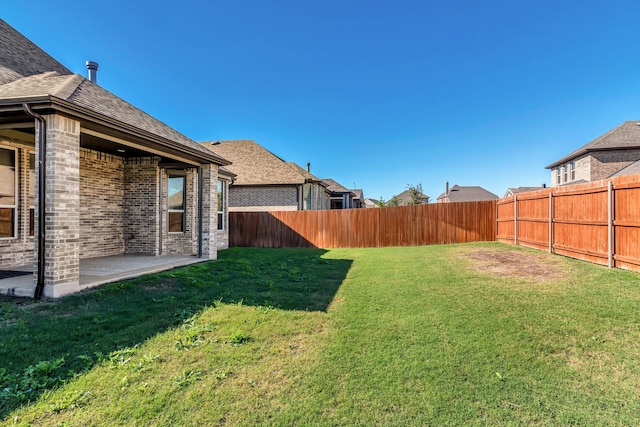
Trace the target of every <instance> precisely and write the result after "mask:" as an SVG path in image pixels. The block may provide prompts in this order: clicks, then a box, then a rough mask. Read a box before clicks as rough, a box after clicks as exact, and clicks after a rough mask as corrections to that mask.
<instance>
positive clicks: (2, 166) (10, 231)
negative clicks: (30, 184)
mask: <svg viewBox="0 0 640 427" xmlns="http://www.w3.org/2000/svg"><path fill="white" fill-rule="evenodd" d="M17 187H18V183H17V180H16V150H14V149H10V148H0V239H3V238H4V239H6V238H12V237H15V236H16V208H17V200H16V194H17V193H18V191H17Z"/></svg>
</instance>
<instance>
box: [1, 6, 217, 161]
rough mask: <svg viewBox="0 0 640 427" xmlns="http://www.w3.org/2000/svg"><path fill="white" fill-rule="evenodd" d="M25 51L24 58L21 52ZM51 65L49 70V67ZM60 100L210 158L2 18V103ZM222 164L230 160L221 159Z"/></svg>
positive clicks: (174, 131)
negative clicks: (60, 59) (64, 64)
mask: <svg viewBox="0 0 640 427" xmlns="http://www.w3.org/2000/svg"><path fill="white" fill-rule="evenodd" d="M22 51H24V58H22V57H21V52H22ZM47 68H48V69H47ZM35 98H38V99H42V98H48V99H52V98H55V99H58V100H62V101H65V102H67V103H69V104H70V105H72V106H76V107H81V108H82V109H84V110H85V111H89V112H91V113H93V114H94V115H95V116H96V117H100V116H102V117H106V118H109V120H110V121H111V122H112V123H116V122H120V123H122V124H124V125H128V126H131V127H133V128H135V129H138V130H140V131H143V132H146V133H147V134H152V135H155V136H158V137H160V138H164V139H166V140H169V141H171V142H172V143H177V144H178V145H182V146H185V147H188V148H189V149H190V150H191V151H195V152H196V153H200V155H202V156H206V157H208V158H216V157H215V156H212V153H211V151H209V150H207V149H206V148H204V147H202V146H201V145H200V144H198V143H197V142H195V141H193V140H192V139H190V138H188V137H186V136H185V135H183V134H181V133H180V132H178V131H176V130H175V129H173V128H171V127H170V126H168V125H166V124H164V123H162V122H161V121H160V120H158V119H156V118H154V117H152V116H150V115H149V114H147V113H145V112H143V111H142V110H140V109H138V108H136V107H134V106H133V105H131V104H129V103H128V102H126V101H124V100H123V99H121V98H119V97H117V96H116V95H114V94H112V93H111V92H109V91H108V90H106V89H104V88H102V87H101V86H98V85H97V84H95V83H92V82H91V81H89V80H87V79H86V78H84V77H82V76H80V75H78V74H72V73H71V72H70V71H69V70H68V69H67V68H65V67H64V66H63V65H61V64H60V63H59V62H57V61H56V60H55V59H53V58H52V57H51V56H49V55H48V54H47V53H45V52H44V51H43V50H42V49H40V48H39V47H37V46H36V45H35V44H33V43H32V42H31V41H30V40H28V39H27V38H25V37H24V36H22V35H21V34H20V33H18V32H17V31H16V30H14V29H13V28H11V26H9V25H8V24H7V23H6V22H4V21H2V20H1V19H0V102H2V103H12V102H22V101H28V100H29V99H35ZM216 161H217V162H218V163H219V164H227V163H228V162H227V161H226V160H224V159H222V158H217V159H216Z"/></svg>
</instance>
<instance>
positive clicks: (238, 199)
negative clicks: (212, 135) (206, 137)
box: [202, 140, 329, 212]
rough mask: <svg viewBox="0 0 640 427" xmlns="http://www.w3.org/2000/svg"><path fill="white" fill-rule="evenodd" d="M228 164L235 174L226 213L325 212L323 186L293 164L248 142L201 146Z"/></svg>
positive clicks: (306, 171)
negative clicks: (323, 210)
mask: <svg viewBox="0 0 640 427" xmlns="http://www.w3.org/2000/svg"><path fill="white" fill-rule="evenodd" d="M202 146H203V147H207V148H208V149H209V150H211V151H213V152H214V153H216V154H217V155H219V156H222V157H224V158H225V159H228V160H229V161H231V162H232V164H231V165H229V166H228V167H227V168H228V169H229V170H230V171H231V172H233V173H234V174H236V178H235V180H234V182H233V185H231V186H230V187H229V211H231V212H233V211H236V212H257V211H292V210H321V209H329V193H328V192H327V190H326V187H327V185H326V184H325V183H324V182H323V181H322V180H320V179H318V178H316V177H315V176H314V175H313V174H312V173H311V172H310V171H309V170H305V169H303V168H301V167H300V166H298V165H297V164H295V163H293V162H286V161H284V160H283V159H281V158H280V157H278V156H276V155H275V154H273V153H272V152H271V151H269V150H267V149H266V148H264V147H262V146H261V145H259V144H258V143H256V142H255V141H252V140H232V141H213V142H203V143H202Z"/></svg>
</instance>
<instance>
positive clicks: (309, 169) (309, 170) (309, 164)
mask: <svg viewBox="0 0 640 427" xmlns="http://www.w3.org/2000/svg"><path fill="white" fill-rule="evenodd" d="M307 172H311V163H309V162H307Z"/></svg>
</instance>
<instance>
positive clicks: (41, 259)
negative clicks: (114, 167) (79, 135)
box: [22, 103, 47, 300]
mask: <svg viewBox="0 0 640 427" xmlns="http://www.w3.org/2000/svg"><path fill="white" fill-rule="evenodd" d="M22 109H23V110H24V112H25V113H27V114H28V115H29V116H31V117H33V118H34V119H36V121H37V122H38V260H37V279H36V290H35V293H34V295H33V297H34V298H35V299H37V300H38V299H40V298H42V294H43V292H44V265H45V255H44V244H45V230H44V227H45V225H44V224H45V221H44V215H45V194H46V193H45V185H46V182H47V180H46V178H47V177H46V171H47V161H46V159H47V122H46V121H45V120H44V118H43V117H42V116H41V115H39V114H36V113H34V112H33V111H32V110H31V107H29V104H27V103H23V104H22Z"/></svg>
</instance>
